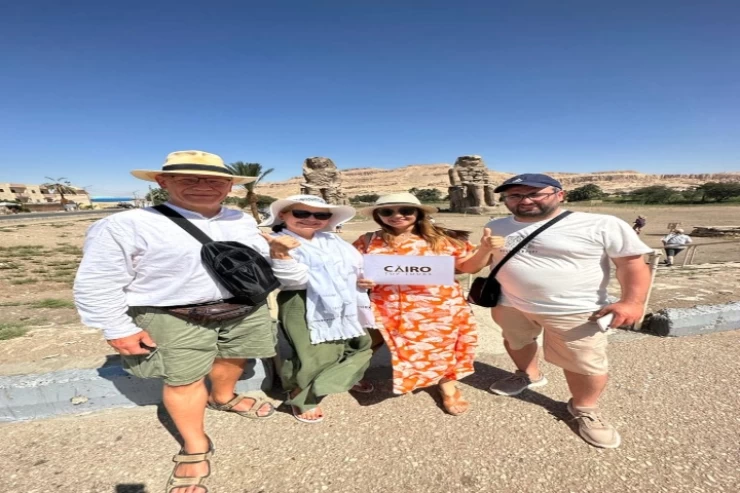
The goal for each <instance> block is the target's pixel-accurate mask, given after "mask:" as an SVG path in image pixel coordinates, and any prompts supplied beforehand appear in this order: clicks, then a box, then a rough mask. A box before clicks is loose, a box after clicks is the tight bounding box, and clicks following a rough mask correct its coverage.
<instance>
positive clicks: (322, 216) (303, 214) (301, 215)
mask: <svg viewBox="0 0 740 493" xmlns="http://www.w3.org/2000/svg"><path fill="white" fill-rule="evenodd" d="M290 213H291V214H292V215H293V217H294V218H296V219H308V218H309V217H311V216H313V217H315V218H316V219H318V220H319V221H326V220H327V219H331V216H333V215H334V214H332V213H331V212H311V211H304V210H301V209H293V210H291V211H290Z"/></svg>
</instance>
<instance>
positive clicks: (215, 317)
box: [159, 301, 264, 323]
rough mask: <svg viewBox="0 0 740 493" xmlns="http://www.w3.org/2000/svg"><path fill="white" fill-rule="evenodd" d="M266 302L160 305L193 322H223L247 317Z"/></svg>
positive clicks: (170, 312)
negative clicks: (258, 303)
mask: <svg viewBox="0 0 740 493" xmlns="http://www.w3.org/2000/svg"><path fill="white" fill-rule="evenodd" d="M263 304H264V303H262V304H260V305H257V306H252V305H243V304H239V303H229V302H228V301H222V302H215V303H204V304H199V305H183V306H168V307H159V308H160V310H164V311H166V312H167V313H169V314H170V315H174V316H175V317H179V318H184V319H186V320H192V321H193V322H199V323H203V322H206V323H207V322H223V321H225V320H232V319H235V318H240V317H246V316H247V315H249V314H250V313H252V312H254V311H255V310H257V308H259V307H260V306H262V305H263Z"/></svg>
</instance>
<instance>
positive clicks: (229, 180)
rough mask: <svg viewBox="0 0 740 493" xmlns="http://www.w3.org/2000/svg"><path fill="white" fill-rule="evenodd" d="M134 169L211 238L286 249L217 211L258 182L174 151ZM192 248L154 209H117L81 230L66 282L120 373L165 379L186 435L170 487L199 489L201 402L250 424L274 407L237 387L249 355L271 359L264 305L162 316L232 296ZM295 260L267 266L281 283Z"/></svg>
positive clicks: (195, 154) (197, 155)
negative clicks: (79, 254) (214, 314)
mask: <svg viewBox="0 0 740 493" xmlns="http://www.w3.org/2000/svg"><path fill="white" fill-rule="evenodd" d="M131 173H132V174H133V175H134V176H135V177H137V178H140V179H142V180H147V181H156V182H157V183H158V184H159V186H160V187H162V188H163V189H165V190H167V192H169V201H168V202H167V204H166V205H167V206H168V207H170V208H171V209H174V210H175V211H177V212H178V213H180V214H181V215H182V216H184V217H185V218H186V219H187V220H189V221H190V222H191V223H192V224H193V225H195V226H196V227H197V228H199V229H201V230H202V231H203V232H204V233H206V234H207V235H208V236H209V237H210V238H211V239H213V240H214V241H236V242H240V243H242V244H243V245H247V246H249V247H251V248H253V249H254V250H257V251H258V252H259V253H260V254H261V255H262V256H264V257H265V258H267V259H268V261H269V258H270V251H271V250H273V251H278V252H279V251H287V248H288V246H289V245H286V244H284V241H283V242H282V243H281V241H280V240H277V239H270V242H271V243H270V244H269V245H268V241H267V240H266V239H265V238H263V236H262V234H261V232H260V231H259V230H258V228H257V224H256V222H255V220H254V219H253V218H252V217H251V216H249V215H246V214H243V213H242V212H241V211H236V210H232V209H227V208H223V207H222V206H221V202H222V201H223V200H224V199H225V198H226V196H227V195H228V193H229V192H230V191H231V188H232V186H233V185H236V184H242V183H248V182H250V181H252V180H254V179H255V178H253V177H246V176H234V175H232V173H231V172H230V171H229V169H228V168H227V167H226V166H225V165H224V162H223V160H222V159H221V158H220V157H219V156H217V155H215V154H209V153H207V152H202V151H179V152H173V153H171V154H169V155H168V156H167V160H166V161H165V163H164V165H163V166H162V169H160V170H156V171H153V170H135V171H132V172H131ZM200 250H201V243H200V242H199V241H198V240H196V239H195V238H193V237H192V236H191V235H190V234H189V233H188V232H186V231H185V230H183V229H181V228H180V227H179V226H178V225H177V224H175V223H174V222H173V221H171V220H170V219H169V218H168V217H166V216H164V215H163V214H161V213H160V212H159V211H157V210H155V209H153V208H145V209H136V210H130V211H126V212H120V213H117V214H114V215H111V216H109V217H107V218H105V219H102V220H100V221H98V222H96V223H95V224H93V225H92V226H91V227H90V229H89V231H88V232H87V237H86V240H85V247H84V256H83V258H82V262H81V264H80V268H79V271H78V272H77V277H76V279H75V285H74V294H75V302H76V304H77V308H78V310H79V312H80V316H81V318H82V321H83V322H84V323H85V324H86V325H89V326H91V327H96V328H99V329H102V331H103V334H104V336H105V338H106V339H107V340H108V344H110V345H111V346H112V347H113V348H114V349H115V350H116V351H118V352H119V353H120V354H121V358H122V362H123V367H124V369H126V371H128V372H129V373H131V374H133V375H135V376H138V377H141V378H162V379H163V380H164V390H163V401H164V405H165V407H166V408H167V411H168V412H169V414H170V416H171V417H172V420H173V421H174V423H175V426H177V429H178V431H179V432H180V434H181V435H182V438H183V447H182V450H181V451H180V453H179V454H177V455H176V456H175V457H174V461H175V463H176V464H175V468H174V469H173V472H172V475H171V476H170V480H169V482H168V485H167V491H168V492H169V491H174V492H175V493H182V492H184V491H186V490H187V491H188V492H191V491H192V492H197V493H201V492H204V491H206V488H205V486H203V484H204V481H205V479H206V477H207V476H208V475H209V474H210V458H211V454H212V452H213V444H212V443H211V441H210V439H209V437H208V436H207V435H206V434H205V432H204V429H203V428H204V413H205V408H206V406H208V407H209V408H211V409H215V410H219V411H227V412H233V413H237V414H239V415H242V416H245V417H249V418H255V419H264V418H269V417H271V416H273V415H274V413H275V409H274V407H273V406H272V404H270V403H269V402H266V401H264V400H262V399H256V398H253V397H247V396H245V395H235V392H234V389H235V385H236V383H237V380H238V379H239V378H240V377H241V375H242V373H243V370H244V367H245V364H246V361H247V359H249V358H270V357H272V356H274V355H275V334H274V333H273V331H272V323H271V320H270V317H269V314H268V310H267V307H266V305H264V304H263V305H261V306H258V307H255V308H254V309H252V311H251V312H248V313H247V312H245V314H244V315H242V316H240V317H239V318H232V319H229V320H226V321H202V320H201V321H195V320H193V319H189V318H188V317H187V316H175V315H173V314H172V313H173V312H171V311H170V310H172V309H176V308H178V307H180V308H183V307H185V308H187V309H188V310H189V309H190V308H197V307H199V306H202V305H212V304H214V303H218V302H222V301H223V300H229V299H230V298H233V295H232V293H230V292H229V291H228V290H227V289H226V288H224V287H223V286H221V285H220V284H219V283H218V282H217V281H216V280H215V279H214V278H213V277H212V276H211V275H210V274H209V272H208V270H207V269H206V267H205V266H204V265H203V263H202V261H201V257H200ZM295 267H297V264H296V263H295V262H293V264H291V263H290V262H289V261H284V262H282V263H281V264H280V266H277V265H275V266H274V267H273V270H274V272H275V276H276V277H277V278H278V279H279V280H283V279H288V280H289V279H291V274H292V273H294V272H295ZM209 308H210V306H209ZM188 310H186V311H188ZM246 310H247V311H248V310H249V307H247V308H246ZM206 376H208V377H209V379H210V382H211V391H210V394H209V392H208V391H207V389H206V386H205V383H204V380H205V378H206Z"/></svg>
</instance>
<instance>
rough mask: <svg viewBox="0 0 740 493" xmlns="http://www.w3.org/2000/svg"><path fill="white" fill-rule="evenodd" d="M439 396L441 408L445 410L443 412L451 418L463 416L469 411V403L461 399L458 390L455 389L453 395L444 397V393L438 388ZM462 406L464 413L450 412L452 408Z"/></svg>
mask: <svg viewBox="0 0 740 493" xmlns="http://www.w3.org/2000/svg"><path fill="white" fill-rule="evenodd" d="M439 395H441V396H442V406H443V407H444V408H445V411H447V412H448V413H449V414H451V415H453V416H460V415H461V414H465V413H466V412H468V410H469V409H470V403H469V402H468V401H466V400H465V399H463V396H462V394H461V393H460V389H455V393H454V394H453V395H445V393H444V392H442V389H441V388H440V389H439ZM462 406H464V407H465V410H464V411H457V412H453V411H452V408H453V407H462Z"/></svg>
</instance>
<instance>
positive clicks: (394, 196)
mask: <svg viewBox="0 0 740 493" xmlns="http://www.w3.org/2000/svg"><path fill="white" fill-rule="evenodd" d="M399 205H409V206H412V207H416V208H417V209H421V210H423V211H424V212H428V213H435V212H439V209H437V208H436V207H434V206H431V205H424V204H422V203H421V202H419V199H418V198H416V195H414V194H412V193H409V192H403V193H391V194H388V195H383V196H382V197H378V200H376V201H375V203H374V204H373V205H371V206H369V207H364V208H362V209H360V210H359V211H357V212H359V213H360V214H362V215H363V216H372V215H373V211H374V210H375V209H382V208H383V207H395V206H399Z"/></svg>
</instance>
